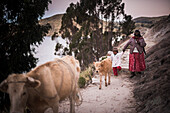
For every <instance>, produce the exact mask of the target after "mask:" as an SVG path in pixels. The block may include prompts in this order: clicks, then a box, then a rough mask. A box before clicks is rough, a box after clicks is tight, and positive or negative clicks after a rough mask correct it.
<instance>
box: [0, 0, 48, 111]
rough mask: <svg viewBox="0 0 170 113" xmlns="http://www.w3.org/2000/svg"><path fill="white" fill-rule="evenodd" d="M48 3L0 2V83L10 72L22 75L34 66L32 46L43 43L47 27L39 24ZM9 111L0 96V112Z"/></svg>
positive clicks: (5, 98) (36, 0) (39, 0)
mask: <svg viewBox="0 0 170 113" xmlns="http://www.w3.org/2000/svg"><path fill="white" fill-rule="evenodd" d="M49 3H51V0H43V1H42V0H1V2H0V82H1V81H2V80H4V79H5V78H6V77H7V76H8V75H9V74H11V73H23V72H28V71H30V69H31V68H33V67H35V66H36V63H37V60H38V59H37V58H34V56H33V53H34V52H35V48H34V47H35V46H38V45H39V44H41V43H42V41H43V36H45V35H46V34H47V33H48V30H49V29H50V25H49V24H47V25H44V26H41V25H39V23H38V21H39V19H40V18H41V17H42V16H43V15H44V12H45V10H48V4H49ZM5 109H6V110H9V99H8V96H7V95H6V94H3V93H0V112H3V111H5Z"/></svg>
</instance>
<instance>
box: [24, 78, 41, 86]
mask: <svg viewBox="0 0 170 113" xmlns="http://www.w3.org/2000/svg"><path fill="white" fill-rule="evenodd" d="M25 85H26V86H27V87H32V88H37V87H39V86H40V85H41V82H40V81H39V80H35V79H34V78H32V77H27V78H26V83H25Z"/></svg>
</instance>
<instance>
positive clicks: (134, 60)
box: [123, 30, 146, 78]
mask: <svg viewBox="0 0 170 113" xmlns="http://www.w3.org/2000/svg"><path fill="white" fill-rule="evenodd" d="M129 45H130V54H129V71H131V77H130V78H132V77H134V76H135V75H136V72H138V73H139V74H140V73H141V71H144V70H145V68H146V66H145V59H144V52H145V49H144V47H145V46H146V43H145V40H144V38H143V37H142V36H141V34H140V31H139V30H136V31H135V33H134V37H132V38H130V39H129V41H128V43H127V44H126V45H125V46H124V48H123V51H125V49H126V48H127V47H128V46H129Z"/></svg>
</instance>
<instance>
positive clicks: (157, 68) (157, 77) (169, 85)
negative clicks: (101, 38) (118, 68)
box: [119, 16, 170, 113]
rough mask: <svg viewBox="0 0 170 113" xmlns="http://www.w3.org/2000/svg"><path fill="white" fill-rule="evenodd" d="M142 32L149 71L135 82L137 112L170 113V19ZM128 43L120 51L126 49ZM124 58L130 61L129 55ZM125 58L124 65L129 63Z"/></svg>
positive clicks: (165, 19) (163, 20) (134, 79)
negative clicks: (145, 44)
mask: <svg viewBox="0 0 170 113" xmlns="http://www.w3.org/2000/svg"><path fill="white" fill-rule="evenodd" d="M141 29H142V30H143V31H142V32H143V33H144V35H143V37H144V39H145V41H146V43H147V46H146V47H145V48H146V53H147V55H146V56H145V61H146V65H147V69H146V70H145V72H144V74H142V75H138V76H136V77H134V78H133V79H132V80H133V81H134V82H135V88H134V91H133V92H134V96H135V99H136V101H137V105H136V111H137V113H170V74H169V73H170V69H169V68H170V16H168V17H166V18H163V19H162V20H160V21H157V22H156V23H155V24H154V25H153V26H152V27H151V28H147V29H146V27H144V28H142V27H141ZM141 29H140V30H141ZM127 41H128V40H127ZM127 41H125V42H124V43H122V44H121V45H119V48H123V47H124V45H125V44H126V43H127ZM125 54H126V55H125V56H126V57H128V52H125ZM125 56H123V62H125V61H127V60H128V58H126V57H125ZM124 59H126V60H124ZM125 63H127V62H125ZM126 67H128V66H126Z"/></svg>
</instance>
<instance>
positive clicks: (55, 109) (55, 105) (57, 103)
mask: <svg viewBox="0 0 170 113" xmlns="http://www.w3.org/2000/svg"><path fill="white" fill-rule="evenodd" d="M58 108H59V102H56V103H55V104H54V105H53V106H52V109H53V113H58Z"/></svg>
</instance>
